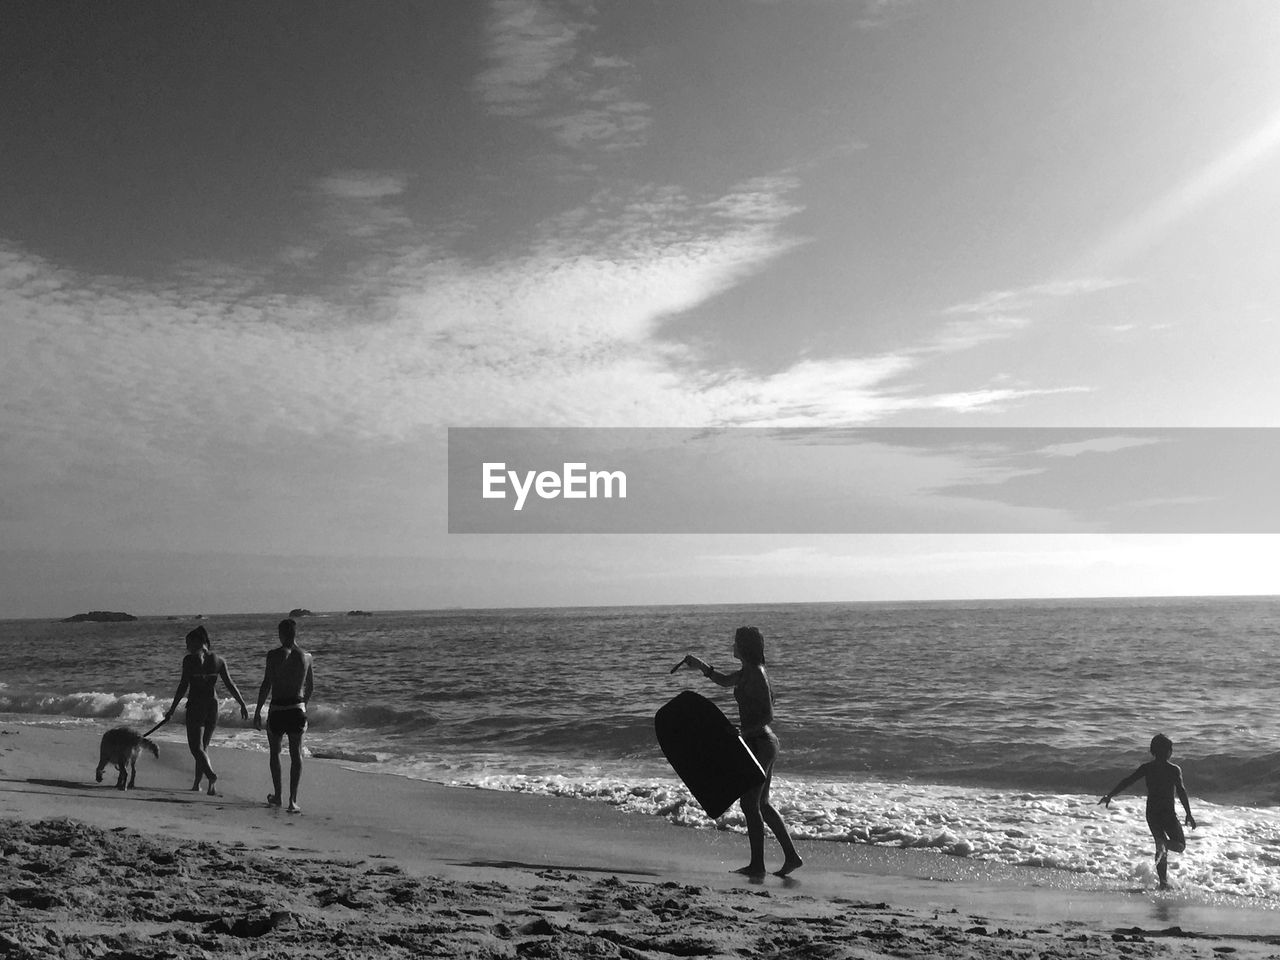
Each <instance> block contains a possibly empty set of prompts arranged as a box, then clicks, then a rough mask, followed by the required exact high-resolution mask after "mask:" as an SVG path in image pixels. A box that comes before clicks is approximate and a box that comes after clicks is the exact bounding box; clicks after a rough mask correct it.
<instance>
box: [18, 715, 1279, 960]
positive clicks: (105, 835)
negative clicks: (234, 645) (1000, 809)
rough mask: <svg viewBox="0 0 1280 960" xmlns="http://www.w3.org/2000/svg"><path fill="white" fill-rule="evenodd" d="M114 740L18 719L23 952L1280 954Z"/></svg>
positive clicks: (953, 862) (692, 833)
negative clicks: (211, 785)
mask: <svg viewBox="0 0 1280 960" xmlns="http://www.w3.org/2000/svg"><path fill="white" fill-rule="evenodd" d="M165 733H171V731H165ZM97 736H98V735H97V732H96V731H95V730H93V729H91V728H88V727H60V728H49V727H36V726H27V725H23V724H17V723H7V724H0V836H3V847H4V854H5V856H4V863H3V866H2V867H0V952H2V953H5V954H6V955H9V956H14V957H94V958H99V957H146V958H153V957H155V958H158V957H179V956H181V957H202V956H203V957H213V956H236V957H241V956H243V957H257V956H261V957H267V956H271V957H288V956H298V957H303V956H307V957H329V956H332V957H353V956H355V957H397V956H405V957H408V956H441V957H463V956H467V957H472V956H474V957H513V956H521V957H524V956H527V957H626V958H639V957H669V956H699V957H701V956H705V957H730V956H732V957H738V956H747V955H750V956H761V957H784V956H785V957H878V956H894V957H968V958H984V957H992V958H994V957H1063V958H1070V957H1209V956H1226V955H1235V956H1245V957H1271V956H1280V916H1278V915H1277V913H1278V912H1277V911H1272V910H1267V909H1262V908H1258V907H1252V908H1250V907H1248V906H1233V905H1221V904H1217V905H1205V904H1203V903H1197V902H1196V901H1195V900H1194V899H1193V898H1191V897H1189V896H1183V895H1180V894H1179V893H1177V892H1176V891H1175V892H1174V893H1173V894H1169V895H1163V896H1157V895H1155V894H1154V893H1151V892H1134V893H1131V894H1126V893H1115V892H1111V893H1099V892H1097V891H1090V890H1088V889H1085V888H1084V886H1083V885H1082V884H1080V883H1078V882H1076V883H1073V882H1070V881H1071V879H1072V878H1070V877H1069V876H1065V875H1063V874H1062V872H1061V871H1058V872H1054V871H1036V870H1016V869H1009V868H1005V869H993V868H989V867H984V866H983V865H982V864H978V863H972V862H969V861H966V860H964V859H962V858H956V857H943V856H939V855H937V854H929V853H923V852H916V851H897V850H889V851H886V850H881V849H876V848H870V847H864V846H859V845H849V844H831V843H810V844H803V845H801V853H802V854H803V855H804V857H805V859H806V861H807V862H806V866H805V867H804V868H803V869H802V870H801V871H800V872H799V873H798V874H797V875H796V876H795V877H794V878H789V879H787V880H781V879H778V878H775V877H772V876H771V877H769V878H767V879H766V880H764V881H763V882H751V881H748V880H746V879H744V878H741V877H738V876H736V875H734V874H733V873H732V872H731V871H732V869H733V868H734V867H736V866H739V865H740V862H741V861H742V860H743V859H744V854H745V838H743V837H742V836H739V835H737V834H732V833H728V832H719V831H704V830H689V829H682V828H676V827H673V826H671V825H670V824H668V823H666V822H665V821H662V820H659V819H657V818H651V817H640V816H634V815H626V814H622V813H620V812H618V811H616V810H614V809H612V808H611V807H609V806H607V805H605V804H600V803H592V802H589V801H582V800H567V799H559V798H553V797H545V796H531V795H523V794H513V793H501V792H496V791H481V790H471V789H459V788H450V787H445V786H441V785H437V784H430V783H423V782H421V781H414V780H408V779H404V778H399V777H391V776H385V775H382V776H380V775H374V774H369V773H367V772H364V771H361V770H359V769H349V768H348V767H346V766H343V765H341V764H339V763H337V762H334V761H326V760H316V759H311V760H308V761H307V765H306V771H305V776H304V781H303V787H302V794H301V802H302V807H303V812H302V814H300V815H289V814H287V813H283V812H281V811H280V810H278V809H269V808H268V807H267V806H266V804H265V802H264V801H265V796H266V794H267V792H268V783H269V780H268V776H267V769H266V755H265V754H262V753H254V752H251V751H244V750H227V749H223V750H218V749H216V748H215V750H214V753H213V757H214V763H215V766H216V768H217V770H218V772H219V774H220V780H219V786H220V788H221V789H222V795H221V796H219V797H208V796H205V795H204V794H200V793H192V792H190V791H189V790H188V789H187V787H189V786H190V779H191V777H190V772H191V761H190V756H189V754H188V753H187V751H186V748H185V744H183V743H180V742H177V741H174V740H168V739H165V740H162V741H161V753H160V758H159V760H155V759H153V758H152V757H150V756H149V755H144V756H143V757H142V759H141V760H140V762H139V768H138V786H137V789H135V790H132V791H128V792H123V793H122V792H120V791H117V790H116V789H114V777H113V776H112V775H111V772H110V771H108V775H107V777H106V778H105V780H104V782H103V783H102V784H97V783H95V782H94V780H93V769H94V766H95V764H96V760H97ZM768 855H769V856H770V857H771V859H772V860H777V857H778V854H777V850H776V848H775V847H773V846H772V845H770V847H769V848H768Z"/></svg>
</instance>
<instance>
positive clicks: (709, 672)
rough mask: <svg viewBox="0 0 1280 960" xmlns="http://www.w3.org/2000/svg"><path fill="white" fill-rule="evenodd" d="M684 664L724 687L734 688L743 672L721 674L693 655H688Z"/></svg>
mask: <svg viewBox="0 0 1280 960" xmlns="http://www.w3.org/2000/svg"><path fill="white" fill-rule="evenodd" d="M682 662H683V663H687V664H688V665H689V666H691V667H693V669H695V670H697V671H698V672H700V673H701V674H702V675H703V676H704V677H706V678H707V679H708V680H711V681H712V682H714V683H718V684H720V686H722V687H732V686H733V685H734V684H735V683H737V682H738V675H739V674H740V673H742V671H741V670H735V671H733V673H721V672H720V671H719V670H717V669H716V668H715V667H713V666H711V664H709V663H707V662H706V661H705V660H702V659H700V658H698V657H695V656H694V655H693V654H688V655H687V656H686V657H685V658H684V660H683V661H682Z"/></svg>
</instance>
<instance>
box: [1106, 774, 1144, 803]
mask: <svg viewBox="0 0 1280 960" xmlns="http://www.w3.org/2000/svg"><path fill="white" fill-rule="evenodd" d="M1146 775H1147V770H1146V767H1145V766H1141V767H1139V768H1138V769H1137V770H1135V771H1133V773H1131V774H1129V775H1128V776H1127V777H1125V778H1124V779H1123V780H1121V781H1120V782H1119V783H1117V784H1116V785H1115V786H1114V787H1112V788H1111V790H1110V792H1109V793H1107V795H1106V796H1105V797H1103V798H1102V799H1101V800H1099V801H1098V802H1099V803H1100V804H1102V805H1103V806H1105V807H1109V806H1111V798H1112V797H1114V796H1115V795H1116V794H1117V793H1119V792H1120V791H1122V790H1124V788H1125V787H1129V786H1132V785H1133V784H1135V783H1137V782H1138V781H1139V780H1141V779H1142V778H1143V777H1145V776H1146Z"/></svg>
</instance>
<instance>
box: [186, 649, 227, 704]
mask: <svg viewBox="0 0 1280 960" xmlns="http://www.w3.org/2000/svg"><path fill="white" fill-rule="evenodd" d="M197 662H198V663H199V665H200V669H199V670H194V669H193V670H192V671H191V672H190V673H188V674H187V681H188V683H189V684H190V687H189V690H188V693H187V696H188V697H195V698H196V699H199V698H201V697H212V696H213V691H214V688H215V687H216V686H217V685H218V674H219V673H220V672H221V669H222V663H221V661H220V660H219V658H218V655H217V654H216V653H211V654H209V657H208V659H207V660H206V659H205V658H204V657H197ZM210 666H212V668H213V669H212V670H210V669H209V667H210Z"/></svg>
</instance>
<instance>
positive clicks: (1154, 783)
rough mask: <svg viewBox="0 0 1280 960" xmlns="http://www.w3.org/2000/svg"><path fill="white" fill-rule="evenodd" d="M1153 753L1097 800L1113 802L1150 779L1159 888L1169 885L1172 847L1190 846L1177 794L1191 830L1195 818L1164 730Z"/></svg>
mask: <svg viewBox="0 0 1280 960" xmlns="http://www.w3.org/2000/svg"><path fill="white" fill-rule="evenodd" d="M1151 755H1152V756H1153V757H1155V759H1154V760H1148V761H1147V762H1146V763H1144V764H1143V765H1142V766H1140V767H1139V768H1138V769H1137V770H1135V771H1134V772H1133V773H1131V774H1129V776H1127V777H1125V778H1124V779H1123V780H1121V781H1120V782H1119V783H1117V784H1116V786H1115V789H1113V790H1112V791H1111V792H1110V793H1108V794H1107V795H1106V796H1105V797H1103V798H1102V799H1101V800H1099V801H1098V802H1099V803H1101V804H1103V805H1104V806H1108V807H1109V806H1111V798H1112V797H1114V796H1115V795H1116V794H1117V793H1119V792H1120V791H1121V790H1123V789H1124V788H1125V787H1127V786H1129V785H1131V784H1134V783H1137V782H1138V781H1139V780H1142V779H1144V778H1145V779H1146V781H1147V826H1148V827H1150V828H1151V836H1152V838H1154V840H1155V842H1156V874H1157V876H1159V878H1160V889H1161V890H1168V889H1169V851H1170V850H1172V851H1173V852H1174V853H1181V852H1182V851H1183V850H1185V849H1187V838H1186V836H1185V835H1184V834H1183V832H1182V824H1180V823H1179V822H1178V811H1177V809H1176V808H1175V807H1174V805H1173V798H1174V795H1175V794H1176V795H1177V797H1178V799H1179V800H1181V801H1182V808H1183V809H1184V810H1185V811H1186V812H1187V817H1186V824H1187V826H1189V827H1190V828H1191V829H1192V830H1194V829H1195V828H1196V818H1195V817H1193V816H1192V815H1191V800H1190V799H1189V798H1188V797H1187V790H1186V787H1184V786H1183V785H1182V770H1181V768H1180V767H1178V765H1177V764H1174V763H1170V762H1169V758H1170V757H1171V756H1173V741H1172V740H1170V739H1169V738H1168V737H1166V736H1165V735H1164V734H1163V733H1157V734H1156V735H1155V736H1154V737H1152V738H1151Z"/></svg>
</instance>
